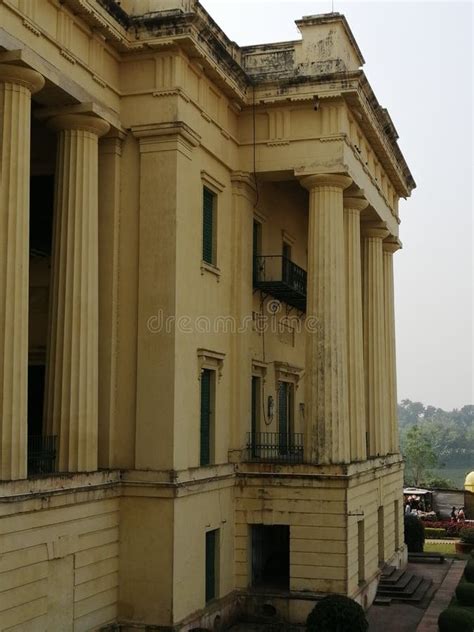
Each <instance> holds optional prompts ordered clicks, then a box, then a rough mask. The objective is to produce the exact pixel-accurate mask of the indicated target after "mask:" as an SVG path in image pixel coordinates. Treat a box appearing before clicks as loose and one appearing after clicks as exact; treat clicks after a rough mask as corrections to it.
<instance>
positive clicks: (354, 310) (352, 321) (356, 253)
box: [344, 197, 368, 461]
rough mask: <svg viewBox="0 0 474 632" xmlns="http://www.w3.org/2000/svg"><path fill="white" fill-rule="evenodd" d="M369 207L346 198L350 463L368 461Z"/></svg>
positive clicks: (345, 236)
mask: <svg viewBox="0 0 474 632" xmlns="http://www.w3.org/2000/svg"><path fill="white" fill-rule="evenodd" d="M367 206H368V202H367V201H366V200H364V199H361V198H349V197H347V198H344V238H345V261H346V274H345V282H346V320H347V373H348V397H349V424H350V437H351V461H363V460H365V459H366V458H367V448H366V435H367V424H366V417H365V380H364V344H363V326H362V277H361V250H360V213H361V211H363V210H364V209H365V208H366V207H367Z"/></svg>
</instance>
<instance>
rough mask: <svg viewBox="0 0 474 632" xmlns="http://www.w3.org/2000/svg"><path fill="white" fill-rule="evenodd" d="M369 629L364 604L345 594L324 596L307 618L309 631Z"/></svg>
mask: <svg viewBox="0 0 474 632" xmlns="http://www.w3.org/2000/svg"><path fill="white" fill-rule="evenodd" d="M368 629H369V624H368V622H367V619H366V618H365V613H364V610H363V608H362V606H360V605H359V604H358V603H357V602H356V601H354V600H353V599H350V598H349V597H345V596H344V595H328V596H327V597H324V598H323V599H321V601H318V602H317V604H316V605H315V606H314V608H313V609H312V610H311V612H310V613H309V615H308V618H307V619H306V631H307V632H334V631H335V630H337V632H366V631H367V630H368Z"/></svg>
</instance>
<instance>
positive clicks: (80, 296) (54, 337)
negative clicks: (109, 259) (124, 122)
mask: <svg viewBox="0 0 474 632" xmlns="http://www.w3.org/2000/svg"><path fill="white" fill-rule="evenodd" d="M49 126H50V127H51V128H52V129H54V130H56V131H57V132H58V148H57V159H56V190H55V209H54V228H53V261H52V277H51V302H50V318H49V323H50V325H49V326H50V331H49V337H48V350H47V352H48V355H47V375H46V401H45V419H46V424H47V428H48V433H49V434H54V435H57V436H58V447H59V454H58V468H59V470H60V471H62V472H65V471H67V472H80V471H93V470H95V469H97V427H98V419H97V417H98V413H97V410H98V279H99V272H98V137H99V136H101V135H102V134H105V132H106V131H107V130H108V128H109V125H108V124H107V123H106V122H105V121H103V120H102V119H99V118H96V117H93V116H86V115H74V114H63V115H59V116H56V117H54V118H52V119H50V121H49Z"/></svg>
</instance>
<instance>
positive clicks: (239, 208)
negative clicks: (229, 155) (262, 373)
mask: <svg viewBox="0 0 474 632" xmlns="http://www.w3.org/2000/svg"><path fill="white" fill-rule="evenodd" d="M230 177H231V181H232V276H233V278H232V314H233V315H234V317H235V319H236V327H237V328H236V331H235V334H234V335H233V336H232V352H233V353H232V355H233V362H232V371H233V376H232V385H231V388H232V430H231V441H230V450H231V456H230V458H231V460H236V459H238V451H239V450H241V449H242V447H243V446H244V445H245V438H246V432H248V431H250V421H249V420H250V418H251V353H250V337H251V335H252V298H253V294H252V290H253V287H252V285H253V280H252V270H253V250H252V231H253V213H254V204H255V199H256V193H255V181H254V178H253V176H252V175H251V174H249V173H245V172H242V171H234V172H232V173H231V176H230Z"/></svg>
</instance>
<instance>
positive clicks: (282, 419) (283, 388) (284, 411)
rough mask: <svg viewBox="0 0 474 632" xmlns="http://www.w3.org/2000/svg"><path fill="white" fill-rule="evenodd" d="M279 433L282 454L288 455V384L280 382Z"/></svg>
mask: <svg viewBox="0 0 474 632" xmlns="http://www.w3.org/2000/svg"><path fill="white" fill-rule="evenodd" d="M278 431H279V433H280V435H279V441H278V443H279V448H280V450H279V451H280V454H286V450H287V445H288V383H287V382H280V383H279V388H278Z"/></svg>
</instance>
